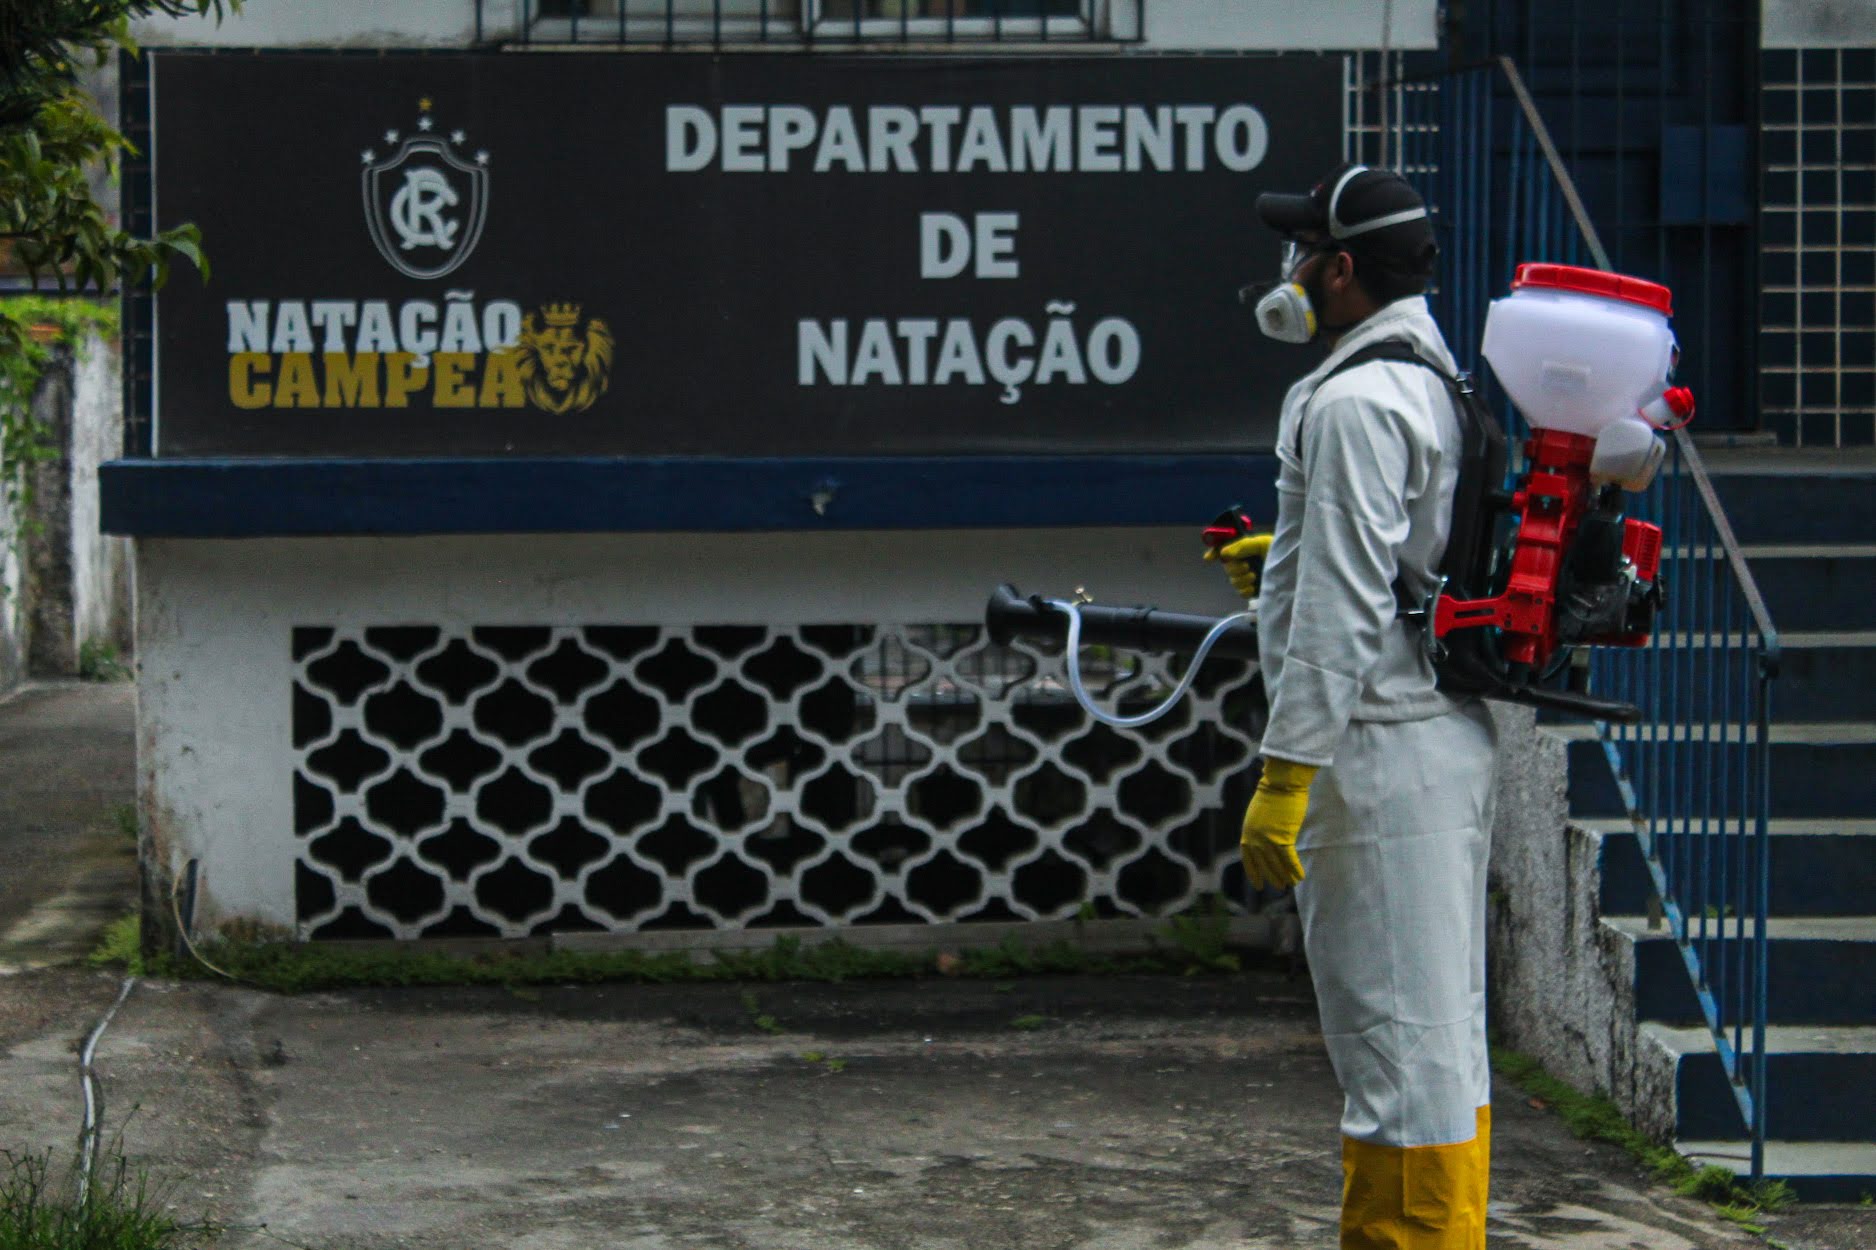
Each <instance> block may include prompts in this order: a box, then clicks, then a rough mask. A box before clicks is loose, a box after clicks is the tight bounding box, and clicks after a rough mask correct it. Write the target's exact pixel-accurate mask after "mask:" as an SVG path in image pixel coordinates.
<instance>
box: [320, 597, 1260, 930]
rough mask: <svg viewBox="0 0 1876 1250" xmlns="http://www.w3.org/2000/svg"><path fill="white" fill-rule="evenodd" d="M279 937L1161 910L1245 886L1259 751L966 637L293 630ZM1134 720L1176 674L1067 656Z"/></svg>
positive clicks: (1253, 728)
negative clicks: (286, 852)
mask: <svg viewBox="0 0 1876 1250" xmlns="http://www.w3.org/2000/svg"><path fill="white" fill-rule="evenodd" d="M292 642H293V657H294V664H293V746H294V751H293V768H294V799H293V817H294V830H295V834H296V840H295V852H296V853H295V864H296V879H295V899H296V910H297V917H298V927H299V934H300V936H301V937H303V938H360V937H378V938H420V937H441V936H501V937H520V936H527V935H539V934H545V933H550V932H567V931H581V930H584V931H601V932H616V933H626V932H634V931H639V930H648V929H695V930H713V929H743V928H761V927H824V928H829V929H832V928H835V927H848V926H859V925H867V924H907V923H914V924H916V923H933V924H941V923H951V922H959V921H981V920H1006V921H1007V920H1034V919H1061V918H1068V917H1072V916H1075V915H1078V914H1088V911H1089V909H1091V910H1092V913H1093V914H1094V915H1096V916H1103V917H1114V916H1161V915H1168V914H1173V913H1177V912H1179V911H1181V910H1183V909H1185V908H1187V907H1189V906H1191V905H1192V904H1194V903H1196V902H1198V901H1199V900H1201V899H1203V898H1204V897H1206V896H1207V895H1210V894H1213V893H1217V892H1219V891H1221V890H1223V891H1224V892H1225V893H1226V895H1227V897H1228V898H1234V899H1235V898H1236V897H1237V896H1238V894H1239V893H1240V891H1241V889H1242V880H1243V879H1242V873H1241V870H1238V869H1236V868H1234V867H1232V865H1235V864H1236V862H1237V855H1236V853H1235V852H1236V844H1237V834H1238V818H1239V814H1240V813H1241V811H1242V810H1243V804H1244V802H1245V801H1246V799H1247V798H1248V796H1249V786H1250V782H1251V780H1252V778H1251V777H1250V776H1249V775H1248V772H1249V770H1248V766H1249V764H1250V761H1251V757H1252V755H1253V754H1254V751H1255V747H1256V742H1257V736H1258V733H1259V732H1260V730H1261V716H1262V694H1261V690H1260V688H1259V687H1258V685H1257V682H1256V676H1255V670H1254V668H1253V667H1251V666H1249V665H1246V664H1244V663H1242V662H1239V661H1231V660H1221V659H1213V660H1211V661H1208V662H1207V664H1206V665H1205V668H1204V671H1202V672H1201V674H1200V676H1199V679H1198V681H1197V683H1196V684H1195V687H1194V690H1193V693H1192V694H1190V695H1189V696H1188V697H1187V698H1186V699H1185V700H1184V701H1183V702H1182V704H1181V705H1180V707H1179V708H1177V709H1176V710H1175V711H1174V712H1172V713H1171V714H1170V715H1168V716H1167V717H1165V718H1164V719H1162V720H1161V721H1159V722H1157V723H1155V724H1154V725H1151V726H1149V727H1147V728H1146V729H1144V730H1140V731H1133V732H1126V733H1122V732H1118V731H1115V730H1112V729H1109V728H1107V727H1105V726H1102V725H1099V724H1097V723H1095V722H1094V721H1093V720H1092V719H1090V718H1089V717H1088V716H1087V715H1086V714H1085V713H1084V712H1083V711H1082V710H1081V708H1080V707H1078V706H1077V705H1076V704H1075V702H1074V700H1073V698H1072V696H1071V695H1070V694H1069V693H1068V690H1067V688H1066V682H1065V680H1064V674H1063V664H1062V659H1061V657H1060V655H1059V654H1051V653H1049V652H1048V651H1047V650H1046V649H1041V648H1034V647H1031V646H1028V645H1026V644H1025V645H1019V646H1017V647H1010V648H1006V647H999V646H995V645H993V644H991V643H990V642H989V641H988V639H987V638H986V637H985V636H984V632H983V629H982V627H981V626H977V625H928V626H911V627H906V626H883V625H881V626H876V625H802V626H776V627H766V626H695V627H687V628H667V627H658V626H598V625H595V626H585V627H569V626H542V627H497V628H482V629H473V630H469V631H467V632H454V633H452V632H449V631H446V630H444V629H441V628H437V627H432V626H396V627H383V628H363V629H356V628H354V629H336V628H317V627H302V628H296V629H295V630H294V631H293V638H292ZM1084 659H1085V661H1086V670H1085V676H1086V680H1087V681H1088V684H1089V686H1090V688H1091V689H1092V690H1093V691H1094V692H1095V694H1096V697H1097V699H1098V700H1100V702H1101V703H1102V705H1103V706H1107V707H1116V708H1118V709H1119V710H1122V711H1128V712H1131V711H1138V710H1141V709H1143V708H1144V707H1146V706H1148V705H1149V704H1150V702H1154V701H1157V700H1158V699H1159V698H1161V697H1163V696H1164V694H1165V693H1166V692H1167V691H1168V690H1169V689H1170V687H1171V684H1172V680H1173V678H1174V677H1175V676H1176V674H1177V671H1178V669H1177V665H1176V663H1169V662H1168V661H1167V660H1166V659H1164V658H1160V657H1150V658H1146V657H1135V656H1121V657H1115V656H1112V655H1110V654H1108V653H1106V652H1104V651H1102V650H1101V649H1099V648H1090V649H1088V650H1087V651H1086V652H1085V653H1084Z"/></svg>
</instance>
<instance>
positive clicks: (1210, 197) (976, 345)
mask: <svg viewBox="0 0 1876 1250" xmlns="http://www.w3.org/2000/svg"><path fill="white" fill-rule="evenodd" d="M153 55H154V56H155V58H156V60H155V68H154V80H155V88H156V90H155V97H156V102H157V103H156V119H155V133H156V141H155V144H154V147H155V164H156V173H155V180H156V204H157V211H158V219H159V222H160V224H162V225H164V226H169V225H174V224H177V223H180V222H185V221H193V222H195V223H197V224H198V225H200V226H201V228H202V231H203V235H204V242H205V246H206V249H207V251H208V253H209V256H210V258H211V260H212V262H213V274H214V276H213V280H212V281H210V282H209V283H207V284H206V285H204V284H203V283H200V282H198V281H196V280H195V279H194V277H193V276H192V275H190V274H188V273H186V272H185V273H181V274H179V275H178V276H177V277H176V278H175V280H173V281H172V282H171V283H170V284H169V286H168V287H167V288H166V289H165V290H164V291H163V292H162V293H161V295H160V296H159V303H158V318H157V335H158V355H157V396H158V398H157V428H156V452H157V454H158V455H159V456H165V457H168V456H320V457H326V456H341V457H343V456H425V457H427V456H485V455H496V456H502V455H717V456H723V455H727V456H764V457H790V456H816V455H819V456H824V455H908V454H910V455H926V454H1005V453H1007V454H1034V453H1065V454H1073V453H1158V452H1183V453H1192V452H1205V451H1212V450H1227V449H1230V450H1242V449H1245V448H1248V447H1253V446H1258V445H1263V446H1268V445H1269V441H1270V434H1271V430H1272V428H1273V426H1274V421H1275V414H1276V409H1277V405H1278V402H1279V400H1280V398H1281V395H1282V391H1283V388H1284V386H1285V385H1286V384H1287V383H1288V382H1289V381H1290V380H1291V379H1293V378H1294V377H1295V376H1296V375H1297V374H1299V373H1300V372H1302V371H1303V369H1304V368H1305V367H1306V366H1307V364H1308V361H1307V360H1306V359H1304V358H1303V355H1302V354H1301V353H1299V352H1298V351H1297V350H1296V349H1286V348H1282V347H1279V346H1277V345H1275V344H1271V343H1269V342H1267V341H1263V340H1261V339H1259V337H1258V336H1257V334H1256V332H1255V329H1254V327H1253V326H1252V325H1251V323H1250V321H1249V318H1248V317H1246V316H1245V315H1244V314H1243V313H1242V312H1241V311H1240V310H1239V309H1238V307H1237V305H1236V302H1235V292H1236V289H1237V287H1238V286H1239V285H1240V284H1242V283H1243V282H1245V281H1249V280H1252V279H1262V278H1266V277H1269V278H1274V276H1275V275H1274V270H1275V267H1276V265H1275V258H1276V253H1277V247H1276V242H1277V241H1276V239H1275V238H1274V236H1272V235H1270V234H1269V232H1268V231H1265V230H1264V229H1262V228H1261V227H1260V226H1258V225H1257V224H1256V223H1255V221H1254V218H1253V216H1252V213H1251V202H1252V200H1253V199H1254V198H1255V196H1256V194H1257V193H1258V192H1260V191H1263V190H1267V189H1272V188H1283V189H1300V188H1303V187H1307V186H1308V185H1309V184H1310V183H1312V182H1313V181H1314V180H1315V179H1316V178H1318V177H1319V176H1320V175H1321V174H1322V173H1323V172H1324V171H1325V170H1326V169H1328V168H1329V167H1330V166H1332V165H1333V163H1334V161H1335V159H1336V156H1337V152H1338V150H1339V142H1340V126H1341V113H1342V110H1341V103H1340V99H1339V96H1338V92H1339V90H1340V82H1341V62H1340V60H1339V59H1335V58H1320V57H1153V58H1146V57H1105V58H1093V57H1063V58H1023V59H1012V58H1002V57H1000V58H978V59H969V60H966V59H960V58H951V57H946V58H904V57H868V58H836V57H827V56H818V55H817V56H803V55H799V54H797V55H788V56H780V55H777V56H769V55H741V56H706V55H677V54H672V55H642V56H606V55H538V56H521V55H505V56H504V55H468V54H465V55H440V56H390V57H359V56H346V55H332V54H306V55H298V54H292V55H272V56H264V57H261V56H229V55H209V54H195V53H180V52H178V53H155V54H153Z"/></svg>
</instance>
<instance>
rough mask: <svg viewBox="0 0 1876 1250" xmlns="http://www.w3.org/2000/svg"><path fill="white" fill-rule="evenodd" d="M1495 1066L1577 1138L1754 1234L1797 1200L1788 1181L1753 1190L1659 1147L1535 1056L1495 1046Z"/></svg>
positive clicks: (1613, 1109) (1609, 1105)
mask: <svg viewBox="0 0 1876 1250" xmlns="http://www.w3.org/2000/svg"><path fill="white" fill-rule="evenodd" d="M1492 1067H1493V1069H1494V1070H1496V1071H1497V1072H1498V1073H1500V1074H1501V1075H1503V1076H1505V1077H1508V1078H1509V1079H1510V1080H1511V1081H1512V1082H1513V1083H1514V1084H1516V1085H1518V1086H1520V1087H1521V1088H1523V1090H1524V1091H1525V1092H1526V1093H1528V1094H1531V1095H1533V1096H1534V1097H1536V1098H1537V1099H1539V1100H1540V1101H1542V1102H1544V1103H1546V1104H1548V1105H1549V1108H1550V1110H1552V1111H1555V1112H1556V1113H1557V1114H1558V1115H1559V1116H1560V1117H1561V1118H1562V1119H1563V1122H1564V1124H1565V1125H1566V1126H1567V1127H1568V1128H1569V1130H1570V1131H1571V1132H1572V1133H1574V1134H1576V1136H1578V1137H1584V1138H1589V1139H1590V1140H1592V1141H1605V1142H1609V1143H1611V1144H1612V1145H1616V1146H1620V1147H1622V1149H1624V1150H1626V1151H1628V1152H1629V1154H1630V1155H1632V1156H1633V1157H1634V1158H1635V1159H1636V1160H1638V1161H1639V1162H1640V1163H1641V1164H1642V1165H1643V1166H1645V1167H1646V1168H1647V1169H1648V1170H1649V1171H1650V1172H1651V1173H1653V1175H1654V1177H1655V1179H1656V1180H1659V1181H1661V1182H1662V1183H1663V1184H1666V1185H1668V1186H1670V1187H1671V1188H1672V1189H1673V1190H1674V1192H1675V1193H1678V1194H1682V1195H1684V1196H1687V1197H1690V1198H1699V1199H1702V1200H1703V1201H1706V1202H1710V1203H1712V1204H1713V1206H1714V1209H1715V1211H1716V1212H1717V1213H1718V1214H1719V1215H1720V1216H1721V1217H1722V1218H1724V1219H1728V1220H1731V1221H1732V1222H1733V1223H1735V1224H1738V1225H1739V1226H1740V1227H1742V1228H1744V1229H1746V1230H1747V1231H1748V1232H1751V1233H1754V1234H1762V1233H1763V1232H1764V1231H1765V1230H1764V1229H1763V1228H1762V1227H1760V1226H1759V1225H1758V1224H1757V1223H1756V1220H1757V1217H1758V1216H1760V1215H1762V1214H1764V1213H1765V1212H1767V1211H1779V1210H1783V1209H1784V1208H1785V1207H1787V1206H1789V1205H1791V1203H1792V1201H1793V1199H1794V1195H1793V1193H1792V1191H1791V1187H1790V1186H1788V1185H1786V1184H1785V1183H1784V1182H1783V1181H1762V1182H1760V1183H1759V1184H1757V1185H1752V1184H1749V1183H1747V1182H1745V1181H1743V1180H1741V1179H1740V1178H1739V1177H1738V1176H1736V1175H1734V1174H1733V1172H1732V1171H1731V1170H1729V1169H1727V1168H1723V1167H1718V1166H1708V1167H1704V1168H1696V1167H1695V1166H1694V1165H1693V1164H1692V1163H1690V1162H1688V1161H1687V1160H1686V1159H1685V1158H1683V1157H1682V1156H1681V1155H1680V1154H1679V1153H1678V1152H1677V1151H1675V1150H1674V1149H1673V1148H1672V1147H1670V1146H1663V1145H1659V1144H1658V1143H1656V1142H1655V1141H1654V1140H1653V1139H1651V1138H1650V1137H1649V1136H1648V1135H1647V1134H1645V1133H1643V1132H1642V1131H1641V1130H1640V1129H1638V1128H1636V1127H1635V1126H1634V1125H1633V1124H1630V1123H1629V1122H1628V1120H1627V1119H1625V1118H1624V1117H1623V1115H1622V1112H1621V1111H1620V1109H1618V1108H1617V1107H1616V1105H1615V1104H1614V1103H1612V1102H1610V1101H1609V1100H1608V1099H1607V1098H1600V1097H1597V1096H1596V1095H1593V1094H1585V1093H1582V1092H1581V1091H1579V1090H1577V1089H1576V1088H1574V1087H1573V1086H1570V1085H1567V1084H1565V1083H1564V1082H1562V1081H1560V1080H1558V1079H1557V1078H1556V1077H1554V1076H1552V1075H1551V1074H1550V1073H1548V1072H1546V1071H1544V1067H1543V1065H1542V1064H1540V1063H1538V1061H1537V1060H1536V1059H1533V1058H1532V1057H1531V1056H1529V1055H1523V1054H1519V1053H1518V1052H1517V1051H1513V1050H1505V1049H1503V1048H1499V1047H1494V1048H1493V1050H1492Z"/></svg>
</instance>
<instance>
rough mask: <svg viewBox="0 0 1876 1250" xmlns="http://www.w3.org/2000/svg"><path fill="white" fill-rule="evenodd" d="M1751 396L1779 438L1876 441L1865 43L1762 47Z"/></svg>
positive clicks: (1873, 114) (1873, 197) (1871, 122)
mask: <svg viewBox="0 0 1876 1250" xmlns="http://www.w3.org/2000/svg"><path fill="white" fill-rule="evenodd" d="M1762 64H1763V71H1764V128H1763V134H1762V142H1763V145H1764V208H1763V214H1764V216H1763V234H1764V240H1765V243H1764V256H1763V258H1762V265H1763V271H1762V272H1763V282H1764V286H1763V290H1764V294H1763V296H1762V299H1763V304H1762V307H1761V317H1760V325H1761V332H1760V354H1761V359H1762V361H1763V380H1762V382H1761V386H1762V388H1763V389H1762V392H1761V400H1762V402H1763V404H1764V409H1765V415H1766V419H1767V421H1768V423H1769V424H1770V425H1771V426H1772V427H1773V428H1774V429H1776V430H1778V432H1779V435H1780V438H1781V441H1783V442H1787V443H1793V444H1796V445H1798V446H1822V447H1843V446H1850V445H1857V444H1863V445H1867V444H1870V443H1872V442H1876V49H1872V48H1813V49H1803V50H1796V49H1784V50H1777V51H1768V52H1766V53H1765V54H1764V60H1763V63H1762Z"/></svg>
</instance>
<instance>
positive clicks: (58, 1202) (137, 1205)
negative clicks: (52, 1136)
mask: <svg viewBox="0 0 1876 1250" xmlns="http://www.w3.org/2000/svg"><path fill="white" fill-rule="evenodd" d="M172 1194H173V1187H172V1186H163V1185H155V1184H153V1183H152V1182H151V1180H150V1177H149V1174H148V1173H146V1172H143V1171H141V1170H138V1171H133V1170H132V1169H131V1167H130V1165H129V1163H128V1162H127V1161H126V1160H125V1159H124V1157H123V1156H122V1155H121V1154H116V1155H114V1156H113V1157H111V1158H108V1159H106V1160H101V1161H100V1166H99V1167H98V1168H97V1169H94V1171H93V1172H92V1175H91V1184H90V1186H89V1187H88V1188H87V1189H86V1190H85V1193H84V1196H83V1197H80V1196H79V1192H78V1168H77V1166H76V1162H74V1165H73V1166H72V1167H70V1168H63V1169H60V1168H55V1167H54V1166H53V1164H52V1156H51V1155H50V1154H49V1153H47V1154H40V1155H32V1154H25V1155H21V1154H14V1153H12V1152H11V1151H0V1247H4V1250H194V1248H196V1247H200V1246H205V1245H207V1244H208V1243H209V1242H211V1241H213V1240H214V1239H215V1237H216V1236H218V1235H219V1233H220V1230H219V1229H217V1228H215V1227H214V1226H212V1225H210V1224H207V1223H193V1224H192V1223H185V1222H183V1221H182V1220H179V1219H177V1218H176V1217H175V1216H174V1215H173V1214H171V1210H172V1206H173V1204H172V1203H171V1202H170V1198H171V1196H172Z"/></svg>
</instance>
